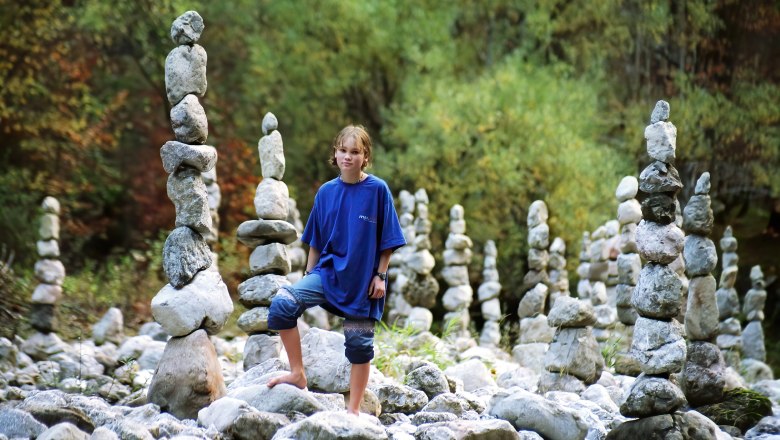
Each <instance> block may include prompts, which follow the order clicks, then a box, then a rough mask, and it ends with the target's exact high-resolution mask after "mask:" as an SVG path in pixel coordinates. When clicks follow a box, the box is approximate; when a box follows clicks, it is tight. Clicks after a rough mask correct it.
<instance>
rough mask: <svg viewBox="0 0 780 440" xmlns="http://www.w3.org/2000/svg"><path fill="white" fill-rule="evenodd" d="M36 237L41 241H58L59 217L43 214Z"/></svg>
mask: <svg viewBox="0 0 780 440" xmlns="http://www.w3.org/2000/svg"><path fill="white" fill-rule="evenodd" d="M38 237H39V238H40V239H41V240H59V239H60V217H59V216H58V215H57V214H43V215H42V216H41V223H40V225H39V227H38Z"/></svg>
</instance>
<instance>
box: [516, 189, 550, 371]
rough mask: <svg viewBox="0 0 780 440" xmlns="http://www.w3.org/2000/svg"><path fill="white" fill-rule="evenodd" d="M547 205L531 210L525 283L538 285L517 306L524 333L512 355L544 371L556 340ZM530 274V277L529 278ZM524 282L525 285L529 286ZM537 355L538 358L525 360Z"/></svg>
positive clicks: (524, 364) (535, 206) (532, 205)
mask: <svg viewBox="0 0 780 440" xmlns="http://www.w3.org/2000/svg"><path fill="white" fill-rule="evenodd" d="M548 217H549V214H548V211H547V205H546V204H545V203H544V202H543V201H541V200H537V201H535V202H533V203H532V204H531V206H530V208H529V209H528V248H529V249H528V269H529V270H528V274H526V276H525V280H524V281H525V283H527V282H529V281H531V280H533V281H536V284H535V285H533V286H529V287H531V289H530V290H528V291H527V292H526V293H525V295H524V296H523V298H522V299H521V300H520V305H518V307H517V316H518V317H519V318H520V334H519V338H518V341H517V345H515V347H514V348H513V349H512V356H513V357H514V358H515V360H516V361H518V363H520V364H521V365H523V366H525V367H528V368H531V369H533V370H535V371H537V372H541V363H540V360H541V356H540V355H541V354H542V353H544V352H545V351H546V350H547V347H548V344H549V343H550V342H551V341H552V340H553V331H552V328H550V326H549V325H548V322H547V315H545V313H544V312H545V303H546V301H547V294H548V293H549V288H548V286H547V284H546V283H547V282H549V278H548V275H547V262H548V261H549V258H550V257H549V254H548V252H547V247H548V246H549V243H550V227H549V226H548V225H547V219H548ZM529 274H530V276H529ZM525 283H524V284H525ZM529 356H533V357H534V359H533V360H532V359H524V358H526V357H529Z"/></svg>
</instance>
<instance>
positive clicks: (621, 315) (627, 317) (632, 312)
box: [617, 306, 639, 374]
mask: <svg viewBox="0 0 780 440" xmlns="http://www.w3.org/2000/svg"><path fill="white" fill-rule="evenodd" d="M617 317H618V320H620V322H622V323H623V324H625V325H628V326H633V325H634V324H635V323H636V320H637V318H639V314H638V313H637V312H636V309H635V308H633V307H630V306H629V307H625V306H617ZM624 374H626V373H624Z"/></svg>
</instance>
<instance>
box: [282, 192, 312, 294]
mask: <svg viewBox="0 0 780 440" xmlns="http://www.w3.org/2000/svg"><path fill="white" fill-rule="evenodd" d="M287 204H288V209H287V223H289V224H291V225H293V226H294V227H295V231H296V232H297V233H298V236H299V237H300V236H301V234H303V222H302V221H301V211H299V210H298V204H297V203H296V202H295V199H293V198H292V197H290V198H288V199H287ZM287 254H288V255H289V256H290V273H288V274H287V280H288V281H290V282H291V283H293V284H294V283H295V282H297V281H298V280H300V279H301V278H303V272H304V271H305V270H306V263H307V261H306V259H307V258H308V255H306V251H305V250H304V249H303V243H302V242H301V240H300V238H298V239H296V240H295V241H294V242H292V243H290V244H289V245H287Z"/></svg>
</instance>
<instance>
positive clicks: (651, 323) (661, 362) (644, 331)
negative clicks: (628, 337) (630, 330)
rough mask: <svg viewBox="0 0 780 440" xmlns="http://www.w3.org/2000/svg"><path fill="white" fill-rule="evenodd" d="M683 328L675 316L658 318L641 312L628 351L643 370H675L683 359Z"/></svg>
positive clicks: (662, 372)
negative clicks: (669, 319) (663, 318)
mask: <svg viewBox="0 0 780 440" xmlns="http://www.w3.org/2000/svg"><path fill="white" fill-rule="evenodd" d="M684 336H685V330H684V328H683V327H682V324H680V323H679V322H677V321H676V320H674V319H673V320H671V321H657V320H654V319H649V318H645V317H642V316H640V317H639V318H637V320H636V324H635V325H634V337H633V339H632V342H631V355H632V356H633V357H634V358H635V359H637V360H638V361H639V363H640V365H641V366H642V372H644V373H646V374H664V373H675V372H678V371H680V370H681V369H682V367H683V363H684V362H685V355H686V350H687V347H686V344H685V338H684Z"/></svg>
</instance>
